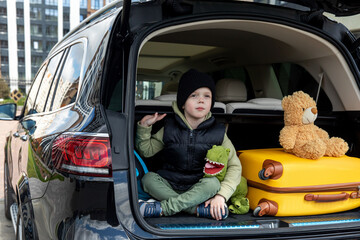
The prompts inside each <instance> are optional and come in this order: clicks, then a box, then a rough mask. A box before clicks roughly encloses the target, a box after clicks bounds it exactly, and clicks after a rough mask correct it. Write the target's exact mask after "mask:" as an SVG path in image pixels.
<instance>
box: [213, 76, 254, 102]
mask: <svg viewBox="0 0 360 240" xmlns="http://www.w3.org/2000/svg"><path fill="white" fill-rule="evenodd" d="M215 99H216V101H219V102H245V101H246V100H247V91H246V86H245V84H244V82H243V81H241V80H239V79H232V78H223V79H221V80H219V81H218V82H217V83H216V97H215Z"/></svg>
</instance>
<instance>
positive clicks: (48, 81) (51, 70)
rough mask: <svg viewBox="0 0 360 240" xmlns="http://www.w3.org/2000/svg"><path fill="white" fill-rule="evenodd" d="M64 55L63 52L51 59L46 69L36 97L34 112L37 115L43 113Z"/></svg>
mask: <svg viewBox="0 0 360 240" xmlns="http://www.w3.org/2000/svg"><path fill="white" fill-rule="evenodd" d="M62 55H63V51H62V52H60V53H58V54H56V55H55V56H54V57H53V58H52V59H50V61H49V64H48V67H47V68H46V71H45V74H44V78H43V80H42V81H41V86H40V89H39V93H38V96H37V97H36V101H35V106H34V111H35V112H36V113H40V112H43V110H44V107H45V104H46V100H47V97H48V95H49V90H50V87H51V85H52V82H53V80H54V76H55V75H56V71H57V69H58V65H59V62H60V60H61V56H62Z"/></svg>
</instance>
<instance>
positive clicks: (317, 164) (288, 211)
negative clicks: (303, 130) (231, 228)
mask: <svg viewBox="0 0 360 240" xmlns="http://www.w3.org/2000/svg"><path fill="white" fill-rule="evenodd" d="M238 155H239V159H240V161H241V164H242V167H243V172H242V175H243V176H244V177H245V178H246V179H247V180H248V186H249V192H248V195H247V197H248V198H249V201H250V208H251V209H252V210H254V215H255V216H263V215H269V216H302V215H316V214H326V213H334V212H341V211H346V210H350V209H354V208H357V207H359V206H360V173H359V171H360V159H359V158H355V157H348V156H343V157H338V158H335V157H322V158H320V159H318V160H311V159H304V158H299V157H296V156H295V155H293V154H289V153H286V152H285V151H284V150H283V149H253V150H243V151H238Z"/></svg>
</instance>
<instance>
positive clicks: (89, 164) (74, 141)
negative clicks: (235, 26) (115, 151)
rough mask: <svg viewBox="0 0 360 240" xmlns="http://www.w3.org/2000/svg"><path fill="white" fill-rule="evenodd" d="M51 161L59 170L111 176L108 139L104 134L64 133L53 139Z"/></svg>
mask: <svg viewBox="0 0 360 240" xmlns="http://www.w3.org/2000/svg"><path fill="white" fill-rule="evenodd" d="M52 161H53V164H54V167H55V168H56V169H58V170H60V171H63V172H68V173H72V174H76V175H85V176H94V177H111V176H112V171H111V151H110V141H109V138H108V137H106V136H100V135H98V134H94V135H93V136H89V135H81V134H71V133H65V134H61V135H59V136H58V137H56V139H55V140H54V143H53V146H52Z"/></svg>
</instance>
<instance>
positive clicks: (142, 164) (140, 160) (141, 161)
mask: <svg viewBox="0 0 360 240" xmlns="http://www.w3.org/2000/svg"><path fill="white" fill-rule="evenodd" d="M134 154H135V156H136V158H137V159H138V160H139V162H140V164H141V167H142V168H143V170H144V174H145V173H147V172H148V171H149V170H148V169H147V167H146V165H145V163H144V160H142V158H141V157H140V155H139V154H138V153H137V152H136V151H135V150H134ZM138 174H139V172H138V170H137V169H136V176H138Z"/></svg>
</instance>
